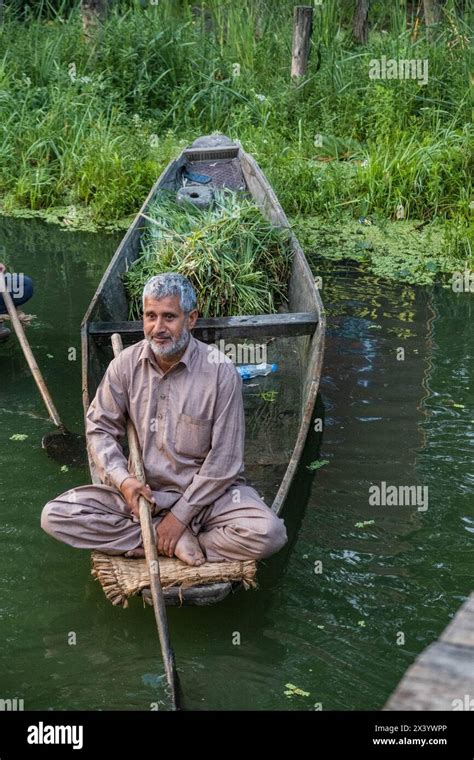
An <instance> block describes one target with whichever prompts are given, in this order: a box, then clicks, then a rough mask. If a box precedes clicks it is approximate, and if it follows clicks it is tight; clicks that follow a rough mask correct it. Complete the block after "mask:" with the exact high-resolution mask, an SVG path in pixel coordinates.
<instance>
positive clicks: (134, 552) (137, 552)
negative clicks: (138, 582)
mask: <svg viewBox="0 0 474 760" xmlns="http://www.w3.org/2000/svg"><path fill="white" fill-rule="evenodd" d="M144 556H145V549H144V548H143V546H139V547H138V549H130V551H129V552H125V557H127V559H138V558H139V557H144Z"/></svg>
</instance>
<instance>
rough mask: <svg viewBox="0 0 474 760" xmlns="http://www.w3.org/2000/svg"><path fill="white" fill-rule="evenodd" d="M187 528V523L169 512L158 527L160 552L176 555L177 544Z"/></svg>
mask: <svg viewBox="0 0 474 760" xmlns="http://www.w3.org/2000/svg"><path fill="white" fill-rule="evenodd" d="M185 530H186V525H184V523H182V522H181V520H178V518H177V517H175V516H174V514H173V513H172V512H168V514H167V515H166V517H164V518H163V520H162V521H161V522H160V524H159V525H158V527H157V529H156V537H157V539H158V541H157V547H158V553H159V554H164V555H166V556H167V557H174V550H175V548H176V544H177V543H178V541H179V539H180V537H181V535H182V534H183V533H184V531H185Z"/></svg>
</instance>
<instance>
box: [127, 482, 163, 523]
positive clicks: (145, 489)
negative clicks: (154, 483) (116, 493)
mask: <svg viewBox="0 0 474 760" xmlns="http://www.w3.org/2000/svg"><path fill="white" fill-rule="evenodd" d="M120 492H121V494H122V496H123V498H124V499H125V501H126V502H127V506H128V508H129V510H130V512H131V513H132V514H134V515H135V517H136V518H137V519H140V507H139V505H138V499H139V497H140V496H144V497H145V499H146V500H147V501H149V502H150V503H151V504H153V505H155V506H156V501H155V499H154V497H153V493H152V491H151V489H150V486H148V485H146V486H144V485H142V483H140V481H139V480H137V479H136V478H126V479H125V480H124V481H123V483H122V485H121V486H120Z"/></svg>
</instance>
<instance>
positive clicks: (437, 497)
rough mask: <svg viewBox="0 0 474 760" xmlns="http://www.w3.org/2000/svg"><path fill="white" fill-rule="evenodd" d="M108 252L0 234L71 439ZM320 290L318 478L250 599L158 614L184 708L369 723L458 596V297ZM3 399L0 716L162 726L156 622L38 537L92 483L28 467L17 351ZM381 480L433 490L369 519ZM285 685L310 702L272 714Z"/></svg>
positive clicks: (8, 358)
mask: <svg viewBox="0 0 474 760" xmlns="http://www.w3.org/2000/svg"><path fill="white" fill-rule="evenodd" d="M115 242H116V241H115V240H114V239H111V238H106V237H100V236H92V235H86V234H82V235H80V234H65V233H63V232H61V231H59V230H57V229H56V228H53V227H46V226H44V225H42V224H40V223H37V222H32V221H28V222H25V221H12V220H8V221H5V220H3V221H0V247H3V255H4V258H5V257H6V259H7V261H8V264H9V265H10V266H11V267H14V268H16V270H17V271H24V272H25V273H27V274H30V275H32V276H33V278H34V279H35V282H36V287H37V293H36V295H35V296H34V299H33V300H32V301H31V302H30V303H29V304H28V306H27V309H26V310H27V311H28V312H30V313H34V314H36V315H37V316H38V320H37V322H36V323H35V325H34V326H33V327H31V328H30V329H29V330H28V337H29V339H30V341H31V344H32V347H33V350H34V352H35V354H36V355H37V358H38V361H39V363H40V365H41V367H42V369H43V371H44V375H45V378H46V380H47V382H48V384H49V385H50V388H51V391H52V393H53V396H54V397H55V398H56V403H57V406H58V407H59V408H60V411H61V413H62V415H63V417H64V420H65V422H66V425H67V426H68V427H70V428H71V429H74V430H76V431H80V430H81V429H82V408H81V401H80V391H81V388H80V352H79V348H80V344H79V323H80V320H81V317H82V315H83V313H84V311H85V308H86V305H87V303H88V301H89V299H90V297H91V295H92V293H93V291H94V289H95V286H96V284H97V282H98V280H99V278H100V275H101V273H102V271H103V269H104V268H105V266H106V264H107V262H108V260H109V259H110V257H111V255H112V252H113V250H114V247H115ZM319 273H321V272H319ZM322 274H323V278H324V284H323V290H322V293H323V298H324V301H325V303H326V306H327V310H328V323H329V330H328V340H327V353H326V362H325V371H324V379H323V382H322V385H321V392H322V401H323V403H324V411H322V409H321V407H319V406H318V409H317V410H316V411H315V416H323V415H324V417H325V430H324V435H323V438H322V441H320V440H319V438H318V437H317V436H316V435H313V436H312V437H311V438H310V439H309V441H308V445H307V449H306V453H305V463H306V464H307V463H308V462H310V461H312V460H313V459H314V458H315V456H316V454H317V450H318V446H319V445H321V451H320V455H321V458H322V459H326V460H328V461H329V464H327V465H326V466H324V467H323V468H321V469H320V470H319V472H318V473H317V475H316V477H314V476H312V475H310V473H309V472H308V471H307V470H306V469H304V468H303V469H302V471H301V472H300V474H299V476H298V479H297V483H296V484H295V487H294V488H293V490H292V494H291V497H290V500H289V504H288V508H287V512H286V514H285V517H286V518H287V522H288V527H289V532H290V536H291V540H290V543H289V545H288V546H287V547H286V548H285V550H284V551H283V552H281V553H280V554H279V555H278V556H277V557H275V558H273V559H271V560H270V561H269V562H267V563H266V564H265V566H264V567H263V568H262V570H261V573H260V589H259V590H258V591H256V592H247V593H238V594H235V595H234V596H233V597H231V598H228V599H227V600H225V602H223V603H222V604H220V605H219V606H216V607H211V608H201V609H200V608H183V609H172V610H170V611H169V619H170V630H171V637H172V641H173V644H174V648H175V653H176V659H177V663H178V667H179V670H180V677H181V682H182V686H183V690H184V695H185V706H186V707H187V708H188V709H265V710H268V709H289V710H308V709H314V705H315V704H317V703H321V704H322V707H323V709H324V710H332V709H343V710H351V709H364V710H365V709H377V708H380V707H381V706H382V705H383V704H384V702H385V701H386V699H387V697H388V696H389V694H390V693H391V691H392V690H393V688H394V687H395V685H396V684H397V682H398V681H399V680H400V678H401V676H402V674H403V673H404V671H405V670H406V668H407V667H408V666H409V664H410V663H411V662H413V660H414V658H415V656H416V655H417V654H418V653H419V652H420V651H421V650H422V649H423V648H425V647H426V646H427V645H428V644H430V643H431V642H432V641H433V640H434V639H436V638H437V636H438V635H439V634H440V633H441V631H442V630H443V629H444V628H445V626H446V625H447V623H448V622H449V620H450V618H451V617H452V615H453V614H454V613H455V611H456V610H457V608H458V607H459V606H460V604H461V602H462V601H463V599H464V598H465V597H466V596H467V594H468V593H469V592H470V591H471V589H472V580H471V576H472V543H471V540H472V533H473V531H474V518H473V512H472V484H473V474H472V473H473V467H472V464H471V463H472V458H473V457H472V451H473V447H472V443H473V419H474V411H473V394H472V389H471V387H470V381H471V378H472V365H470V364H469V360H468V358H467V357H468V356H469V355H470V354H471V353H472V341H473V338H472V334H473V331H472V327H471V324H470V323H471V307H472V295H468V294H459V295H455V294H453V293H451V292H446V291H441V290H432V289H431V290H419V289H418V290H417V289H416V288H412V287H405V286H396V285H390V284H387V283H385V282H383V281H377V280H375V279H374V278H373V277H369V276H367V275H364V273H363V272H362V271H360V270H358V269H357V268H356V267H355V266H354V265H350V264H344V265H342V264H337V265H334V264H332V265H328V264H325V265H324V267H323V270H322ZM71 347H75V348H76V349H77V361H75V362H74V361H69V360H68V350H69V349H70V348H71ZM397 348H404V349H405V359H404V361H397V358H396V355H397ZM48 354H50V357H48ZM0 389H1V390H0V466H1V470H0V542H1V545H0V578H1V597H0V635H1V665H0V697H2V698H9V697H10V698H14V697H17V698H19V699H24V702H25V709H51V710H63V709H72V710H77V709H90V710H98V709H99V710H106V709H109V710H120V709H130V710H143V709H144V710H148V709H150V704H151V703H154V702H158V703H160V705H162V706H163V707H165V706H166V704H167V701H166V695H165V689H164V683H163V677H162V675H161V666H160V656H159V649H158V644H157V636H156V631H155V627H154V621H153V615H152V611H151V609H149V608H148V609H146V610H143V608H142V606H141V603H140V602H139V601H138V600H137V601H136V602H135V603H133V604H131V606H130V608H129V609H128V610H121V609H115V608H113V607H112V606H111V605H110V604H109V603H107V602H106V600H105V597H104V596H103V592H102V590H101V588H100V586H99V585H98V584H97V583H96V582H93V580H92V579H91V576H90V567H89V556H88V553H87V552H79V551H75V550H73V549H69V548H68V547H66V546H63V545H61V544H59V543H57V542H55V541H53V540H52V539H50V538H49V537H48V536H46V535H45V534H43V533H42V531H41V530H40V527H39V516H40V512H41V509H42V506H43V504H44V503H45V502H46V501H47V500H49V499H50V498H51V497H52V496H54V495H56V494H58V493H59V492H61V491H63V490H66V489H67V488H69V487H72V486H74V485H78V484H80V483H84V482H87V478H88V474H87V472H86V470H85V469H84V470H70V471H69V472H61V469H60V467H59V465H57V464H55V463H54V462H52V461H50V460H48V459H47V458H46V457H45V455H44V453H43V452H42V451H41V449H40V440H41V437H42V435H43V434H44V433H45V432H46V431H48V430H51V429H52V426H51V425H50V423H49V422H48V420H47V416H46V412H45V410H44V409H43V407H42V404H41V401H40V400H39V398H38V397H37V394H36V390H35V387H34V385H33V381H32V380H31V378H30V375H29V372H28V370H27V368H26V365H25V362H24V360H23V358H22V355H21V353H20V349H19V348H18V346H17V344H16V342H15V341H14V340H12V341H10V344H8V345H6V346H4V347H1V348H0ZM16 433H20V434H26V435H27V436H28V438H27V439H25V440H24V441H12V440H10V439H11V436H12V435H14V434H16ZM381 481H385V482H386V483H388V484H394V485H407V486H410V485H427V486H428V488H429V506H428V509H427V511H425V512H420V511H418V510H417V508H416V506H414V507H396V506H385V507H383V506H370V505H369V499H368V489H369V486H370V485H371V484H379V483H380V482H381ZM371 520H373V521H374V522H373V523H369V524H368V525H365V526H363V527H356V523H361V522H362V523H363V522H369V521H371ZM318 560H319V561H321V562H322V572H321V573H315V572H314V570H315V562H317V561H318ZM71 632H74V633H75V637H76V644H75V645H69V644H68V636H69V634H70V633H71ZM235 632H239V633H240V639H241V643H240V646H236V645H233V643H232V642H233V639H234V640H235V636H234V634H235ZM400 632H401V633H403V634H404V638H405V643H404V644H403V645H400V644H397V637H398V640H399V641H400V635H399V634H400ZM287 683H292V684H294V685H295V686H297V687H298V688H300V689H303V690H304V691H306V692H309V693H310V696H309V697H306V696H294V697H287V696H285V694H284V691H285V684H287Z"/></svg>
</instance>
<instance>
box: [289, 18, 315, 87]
mask: <svg viewBox="0 0 474 760" xmlns="http://www.w3.org/2000/svg"><path fill="white" fill-rule="evenodd" d="M312 31H313V8H312V7H311V5H295V8H294V11H293V50H292V54H291V76H292V77H294V78H299V77H303V76H304V75H305V74H306V68H307V66H308V58H309V47H310V42H311V32H312Z"/></svg>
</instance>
